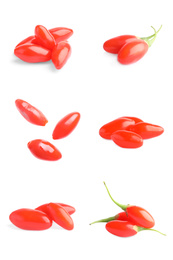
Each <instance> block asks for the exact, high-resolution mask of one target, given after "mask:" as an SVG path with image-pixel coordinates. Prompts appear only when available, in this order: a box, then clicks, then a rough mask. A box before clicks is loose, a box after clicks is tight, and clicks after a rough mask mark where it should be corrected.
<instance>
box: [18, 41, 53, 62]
mask: <svg viewBox="0 0 173 260" xmlns="http://www.w3.org/2000/svg"><path fill="white" fill-rule="evenodd" d="M14 54H15V55H16V56H17V57H18V58H19V59H21V60H23V61H25V62H30V63H37V62H45V61H49V60H50V59H51V51H50V50H48V49H46V48H44V47H42V46H39V45H37V44H31V43H30V44H29V43H27V44H23V45H19V46H17V47H16V48H15V49H14Z"/></svg>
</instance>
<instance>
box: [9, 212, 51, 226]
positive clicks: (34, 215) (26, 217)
mask: <svg viewBox="0 0 173 260" xmlns="http://www.w3.org/2000/svg"><path fill="white" fill-rule="evenodd" d="M9 219H10V221H11V222H12V223H13V224H14V225H15V226H16V227H18V228H21V229H25V230H45V229H48V228H50V227H51V226H52V220H51V219H50V218H49V217H48V216H47V215H46V214H45V213H44V212H41V211H39V210H33V209H25V208H23V209H18V210H16V211H13V212H12V213H11V214H10V216H9Z"/></svg>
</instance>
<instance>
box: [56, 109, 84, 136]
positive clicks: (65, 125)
mask: <svg viewBox="0 0 173 260" xmlns="http://www.w3.org/2000/svg"><path fill="white" fill-rule="evenodd" d="M79 119H80V114H79V113H78V112H72V113H70V114H68V115H66V116H65V117H63V118H62V119H61V120H60V121H59V122H58V123H57V125H56V126H55V128H54V130H53V133H52V137H53V139H60V138H64V137H66V136H67V135H69V134H70V133H71V132H72V131H73V130H74V129H75V127H76V126H77V124H78V122H79Z"/></svg>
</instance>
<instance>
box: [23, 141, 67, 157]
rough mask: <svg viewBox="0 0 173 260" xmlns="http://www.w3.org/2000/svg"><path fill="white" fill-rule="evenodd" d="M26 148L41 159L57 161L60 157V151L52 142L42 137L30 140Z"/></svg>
mask: <svg viewBox="0 0 173 260" xmlns="http://www.w3.org/2000/svg"><path fill="white" fill-rule="evenodd" d="M28 148H29V150H30V152H31V153H32V154H33V155H34V156H35V157H37V158H38V159H41V160H47V161H57V160H59V159H60V158H61V157H62V155H61V153H60V151H59V150H58V149H57V148H56V147H55V146H54V145H53V144H51V143H49V142H47V141H45V140H42V139H35V140H32V141H30V142H29V143H28Z"/></svg>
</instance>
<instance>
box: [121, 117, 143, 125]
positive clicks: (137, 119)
mask: <svg viewBox="0 0 173 260" xmlns="http://www.w3.org/2000/svg"><path fill="white" fill-rule="evenodd" d="M123 118H129V119H132V120H134V121H135V124H137V123H140V122H143V120H142V119H140V118H138V117H134V116H123Z"/></svg>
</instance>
